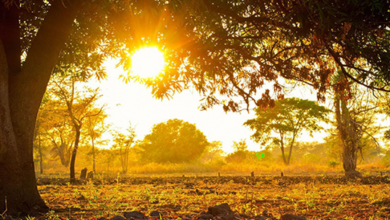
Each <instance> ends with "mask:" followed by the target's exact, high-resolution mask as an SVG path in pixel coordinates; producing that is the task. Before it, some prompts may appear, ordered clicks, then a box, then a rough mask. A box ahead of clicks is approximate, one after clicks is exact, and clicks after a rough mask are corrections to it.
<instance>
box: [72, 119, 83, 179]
mask: <svg viewBox="0 0 390 220" xmlns="http://www.w3.org/2000/svg"><path fill="white" fill-rule="evenodd" d="M80 128H81V126H78V127H76V137H75V142H74V147H73V151H72V158H71V160H70V182H71V183H75V182H76V177H75V163H76V156H77V149H78V148H79V141H80V134H81V132H80Z"/></svg>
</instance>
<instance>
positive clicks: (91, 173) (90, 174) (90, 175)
mask: <svg viewBox="0 0 390 220" xmlns="http://www.w3.org/2000/svg"><path fill="white" fill-rule="evenodd" d="M87 179H93V171H90V172H89V173H88V175H87Z"/></svg>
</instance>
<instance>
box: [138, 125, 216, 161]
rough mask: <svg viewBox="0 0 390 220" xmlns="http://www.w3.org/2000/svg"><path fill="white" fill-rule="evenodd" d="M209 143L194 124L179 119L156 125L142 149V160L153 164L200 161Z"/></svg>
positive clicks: (146, 138)
mask: <svg viewBox="0 0 390 220" xmlns="http://www.w3.org/2000/svg"><path fill="white" fill-rule="evenodd" d="M208 145H209V142H208V141H207V139H206V136H205V135H204V134H203V133H202V132H201V131H199V130H198V129H197V128H196V126H195V125H194V124H190V123H188V122H184V121H183V120H179V119H170V120H168V121H167V122H162V123H159V124H156V125H154V126H153V128H152V133H150V134H148V135H146V136H145V138H144V140H143V143H142V144H140V147H141V148H142V149H143V150H144V152H143V153H142V159H143V160H146V161H151V162H158V163H164V162H171V163H180V162H190V161H195V160H197V159H199V157H200V156H201V155H202V154H203V152H204V150H205V149H206V147H207V146H208Z"/></svg>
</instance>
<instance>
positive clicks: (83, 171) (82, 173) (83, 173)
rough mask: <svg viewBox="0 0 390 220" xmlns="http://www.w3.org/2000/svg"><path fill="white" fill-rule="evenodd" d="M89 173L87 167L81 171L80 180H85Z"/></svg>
mask: <svg viewBox="0 0 390 220" xmlns="http://www.w3.org/2000/svg"><path fill="white" fill-rule="evenodd" d="M87 171H88V169H87V168H86V167H85V168H84V169H82V170H81V173H80V179H82V180H85V178H86V177H87Z"/></svg>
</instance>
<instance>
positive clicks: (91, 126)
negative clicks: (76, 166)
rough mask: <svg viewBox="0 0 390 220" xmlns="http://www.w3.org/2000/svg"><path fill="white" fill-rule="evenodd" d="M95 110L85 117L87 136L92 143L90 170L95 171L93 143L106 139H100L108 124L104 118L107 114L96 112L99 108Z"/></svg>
mask: <svg viewBox="0 0 390 220" xmlns="http://www.w3.org/2000/svg"><path fill="white" fill-rule="evenodd" d="M93 111H95V112H92V113H91V116H89V117H88V118H87V123H86V129H87V134H88V136H89V138H90V139H91V145H92V167H93V168H92V170H93V172H94V173H96V164H95V161H96V153H95V144H104V143H106V142H107V141H105V140H103V141H102V140H100V141H99V139H100V138H101V137H102V135H103V134H104V132H106V131H107V130H108V128H109V126H110V125H106V124H105V123H104V120H105V119H106V118H107V115H106V114H105V113H104V112H102V113H99V114H98V111H99V109H95V110H93Z"/></svg>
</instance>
